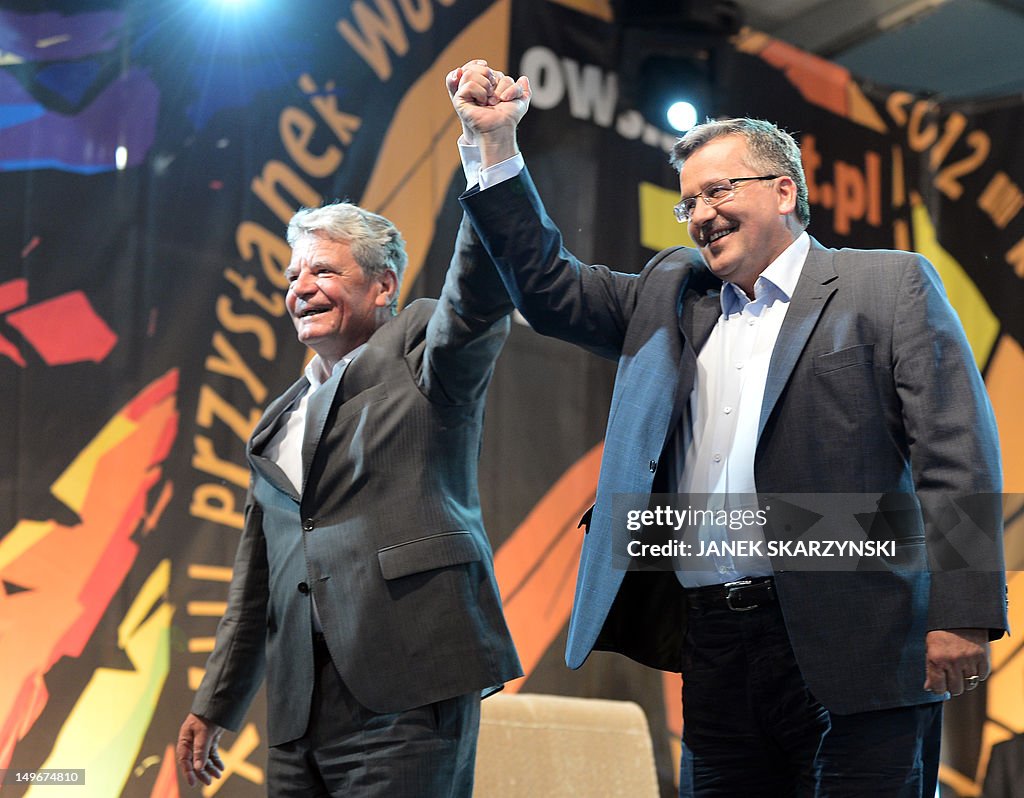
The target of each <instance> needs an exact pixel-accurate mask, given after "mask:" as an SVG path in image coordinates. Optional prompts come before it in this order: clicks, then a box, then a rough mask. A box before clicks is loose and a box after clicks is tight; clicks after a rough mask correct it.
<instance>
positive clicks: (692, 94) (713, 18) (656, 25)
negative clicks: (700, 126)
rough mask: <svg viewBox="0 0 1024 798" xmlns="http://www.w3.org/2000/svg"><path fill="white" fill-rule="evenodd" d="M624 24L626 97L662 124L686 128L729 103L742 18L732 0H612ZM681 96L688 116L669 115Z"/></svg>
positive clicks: (623, 82)
mask: <svg viewBox="0 0 1024 798" xmlns="http://www.w3.org/2000/svg"><path fill="white" fill-rule="evenodd" d="M612 7H613V10H614V11H615V19H616V22H617V23H618V24H619V25H620V26H621V39H620V42H621V46H620V53H621V54H620V66H619V78H620V85H621V94H622V100H623V102H624V103H625V104H626V105H627V106H629V107H631V108H634V109H636V110H637V111H639V112H640V113H641V114H643V116H644V118H645V119H646V120H647V121H648V122H649V123H650V124H652V125H655V126H657V127H659V128H661V129H662V130H666V131H671V130H675V131H676V132H682V131H683V130H685V129H688V128H689V127H692V126H693V125H694V124H695V123H696V122H697V121H702V120H703V119H705V118H709V117H715V116H719V115H720V114H721V113H722V109H723V107H725V106H726V102H725V99H726V95H727V93H728V83H729V73H730V69H731V67H730V62H731V58H732V56H731V52H730V51H731V47H730V45H729V37H730V36H731V35H733V34H734V33H736V32H737V31H738V30H739V28H740V26H741V24H742V19H741V14H740V9H739V6H738V5H737V4H736V3H735V2H734V0H612ZM680 100H685V101H686V102H688V103H689V104H690V106H692V109H688V110H687V112H686V114H687V117H689V116H690V115H691V114H692V118H693V120H694V121H693V122H690V121H689V119H682V120H678V119H676V118H675V115H673V118H672V119H671V120H669V119H668V118H667V112H668V109H669V107H670V106H671V105H672V104H673V103H675V102H677V101H680Z"/></svg>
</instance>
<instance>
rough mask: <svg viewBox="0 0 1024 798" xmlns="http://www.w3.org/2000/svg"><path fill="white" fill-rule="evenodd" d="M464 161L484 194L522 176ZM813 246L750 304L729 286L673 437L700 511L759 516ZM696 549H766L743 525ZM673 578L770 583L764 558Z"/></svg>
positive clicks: (516, 166)
mask: <svg viewBox="0 0 1024 798" xmlns="http://www.w3.org/2000/svg"><path fill="white" fill-rule="evenodd" d="M459 154H460V155H461V157H462V168H463V170H464V171H465V173H466V182H467V183H468V184H469V185H470V186H472V185H476V184H479V186H480V190H481V191H483V190H485V189H487V188H488V187H490V186H494V185H497V184H498V183H501V182H503V181H505V180H509V179H511V178H513V177H515V176H516V175H518V174H519V173H520V172H521V171H522V170H523V168H524V167H525V161H524V160H523V156H522V154H521V153H517V154H516V155H514V156H513V157H511V158H508V159H507V160H505V161H502V162H501V163H497V164H494V165H493V166H489V167H487V168H486V169H484V168H481V159H480V150H479V147H477V146H476V145H474V144H467V143H466V142H465V141H464V139H463V138H462V137H460V138H459ZM810 247H811V240H810V237H809V236H808V235H807V233H806V232H803V233H801V234H800V236H799V237H797V239H796V240H795V241H793V243H792V244H790V245H789V246H788V247H787V248H786V249H785V250H783V252H782V254H780V255H779V256H778V257H777V258H776V259H775V260H774V261H772V262H771V263H770V264H768V267H767V268H766V269H765V270H764V271H763V272H762V273H761V275H760V277H758V279H757V282H755V283H754V299H753V300H751V299H750V298H749V297H748V296H747V295H746V294H745V293H744V292H743V291H742V290H741V289H740V288H738V287H737V286H735V285H733V284H732V283H725V284H724V285H723V287H722V293H721V304H722V315H721V316H720V317H719V319H718V323H717V324H716V325H715V328H714V330H713V331H712V332H711V336H710V337H709V338H708V341H707V343H705V344H704V346H703V348H702V349H701V350H700V353H699V354H698V356H697V375H696V377H695V379H694V384H693V390H692V392H691V393H690V401H689V405H688V412H687V413H685V414H684V417H683V418H682V419H681V421H680V428H679V429H678V430H676V432H675V434H674V438H675V446H674V448H673V454H674V460H675V463H674V473H675V474H676V475H677V476H678V478H677V483H678V485H679V493H680V494H683V495H686V496H691V497H693V498H694V500H698V501H697V502H696V503H695V502H693V501H691V506H692V507H693V509H695V510H700V509H712V510H728V511H741V510H747V509H749V510H755V511H756V510H757V509H758V506H757V495H756V493H757V486H756V485H755V484H754V454H755V452H756V449H757V429H758V425H759V422H760V419H761V404H762V402H763V400H764V389H765V384H766V382H767V380H768V366H769V364H770V362H771V358H772V351H773V350H774V349H775V342H776V341H777V340H778V337H779V331H780V330H781V329H782V322H783V321H784V320H785V318H786V311H787V310H788V309H789V302H790V299H791V298H792V296H793V291H794V290H795V289H796V284H797V281H798V280H799V279H800V273H801V271H803V266H804V261H805V260H806V259H807V253H808V252H809V251H810ZM698 505H699V506H698ZM698 540H700V541H704V542H707V541H711V540H714V541H720V542H733V541H740V540H749V541H751V542H756V541H761V548H762V550H763V548H764V542H763V541H764V532H763V529H762V528H761V527H760V526H758V525H756V524H745V525H744V526H743V528H742V529H741V530H738V531H737V530H730V529H728V528H727V527H722V526H705V527H702V528H701V529H700V531H699V537H698ZM705 565H706V566H707V568H704V567H703V566H705ZM676 574H677V576H678V578H679V581H680V582H681V583H682V585H683V586H684V587H699V586H702V585H715V584H723V583H725V582H732V581H735V580H737V579H740V578H743V577H747V576H770V575H771V574H772V566H771V562H770V560H769V559H768V557H767V556H756V555H755V556H742V557H740V556H737V557H733V556H730V555H728V554H726V555H724V556H714V557H702V558H697V559H695V560H694V561H692V566H690V565H688V567H687V569H686V570H681V571H677V572H676Z"/></svg>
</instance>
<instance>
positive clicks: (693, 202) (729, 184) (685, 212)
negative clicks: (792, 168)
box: [672, 175, 782, 224]
mask: <svg viewBox="0 0 1024 798" xmlns="http://www.w3.org/2000/svg"><path fill="white" fill-rule="evenodd" d="M777 177H782V175H761V176H760V177H727V178H726V179H725V180H719V181H718V182H717V183H712V184H711V185H710V186H705V187H704V188H702V189H701V190H700V194H694V195H693V196H692V197H684V198H683V199H682V200H681V201H680V202H679V204H678V205H676V206H675V207H673V208H672V212H673V213H674V214H675V215H676V221H677V222H679V223H680V224H682V223H683V222H688V221H690V218H691V217H692V216H693V209H694V208H696V207H697V197H700V198H701V199H702V200H704V201H705V202H706V203H707V204H708V205H710V206H711V207H712V208H714V207H715V206H716V205H721V204H722V203H723V202H725V201H726V200H731V199H732V198H733V197H735V196H736V189H737V188H739V186H738V185H736V184H737V183H743V182H745V181H747V180H774V179H775V178H777Z"/></svg>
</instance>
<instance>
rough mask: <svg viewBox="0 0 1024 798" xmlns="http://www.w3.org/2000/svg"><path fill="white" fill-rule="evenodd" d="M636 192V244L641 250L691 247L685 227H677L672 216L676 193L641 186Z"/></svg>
mask: <svg viewBox="0 0 1024 798" xmlns="http://www.w3.org/2000/svg"><path fill="white" fill-rule="evenodd" d="M639 192H640V243H641V244H642V245H643V246H645V247H647V248H648V249H653V250H655V251H658V250H662V249H666V248H667V247H674V246H677V245H679V244H682V245H684V246H687V247H692V246H694V243H693V239H692V238H690V233H689V232H688V230H687V226H686V225H685V224H679V222H677V221H676V218H675V216H673V215H672V208H673V206H674V205H675V204H676V203H677V202H679V191H678V190H675V189H667V188H662V187H661V186H657V185H655V184H654V183H647V182H641V183H640V187H639Z"/></svg>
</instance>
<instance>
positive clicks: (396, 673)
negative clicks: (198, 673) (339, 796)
mask: <svg viewBox="0 0 1024 798" xmlns="http://www.w3.org/2000/svg"><path fill="white" fill-rule="evenodd" d="M511 307H512V306H511V303H510V301H509V299H508V294H507V293H506V291H505V289H504V286H503V285H502V284H501V281H500V280H499V279H498V277H497V275H496V274H495V272H494V270H493V268H492V267H491V266H490V263H489V262H488V260H487V256H486V253H484V252H483V250H482V248H481V247H480V244H479V241H478V240H477V238H476V236H475V235H474V234H473V232H472V229H471V228H470V226H469V224H468V223H467V222H465V221H464V222H463V225H462V229H461V230H460V233H459V239H458V241H457V243H456V250H455V255H454V257H453V260H452V264H451V268H450V270H449V272H448V277H447V279H446V282H445V285H444V288H443V290H442V293H441V298H440V299H439V300H437V301H435V300H417V301H416V302H413V303H411V304H410V305H409V306H408V307H407V308H405V309H404V310H403V311H402V312H401V313H399V314H398V316H397V317H396V318H394V319H393V320H391V321H389V322H388V323H387V324H385V325H384V326H383V327H381V328H379V329H378V330H377V332H376V333H375V334H374V335H373V336H372V337H371V338H370V340H369V342H368V344H367V346H366V348H365V349H364V350H363V351H362V353H361V354H360V355H359V357H358V358H357V359H356V360H355V361H353V362H352V363H351V364H350V365H349V367H348V368H347V369H346V370H345V372H344V374H343V375H341V378H340V379H339V378H338V375H335V376H334V377H332V378H331V379H330V380H329V381H328V382H327V383H325V384H324V385H323V386H322V387H321V388H320V389H319V390H318V391H317V392H316V393H315V394H314V395H313V396H312V397H311V398H310V402H309V409H308V415H307V421H306V433H305V440H304V443H303V470H304V480H303V486H302V490H301V491H300V492H296V490H295V488H294V487H293V486H292V484H291V483H290V481H289V480H288V479H287V478H286V477H285V475H284V473H283V472H282V471H281V469H280V468H278V466H277V465H275V464H274V463H273V462H271V461H270V460H268V459H267V458H265V457H263V455H262V452H263V447H264V446H265V445H266V443H267V442H268V440H269V439H270V437H271V436H272V434H273V432H274V429H275V427H276V424H277V422H278V421H279V419H280V418H281V416H282V413H283V412H284V411H285V410H286V409H287V408H288V407H289V406H290V405H291V403H292V401H293V400H294V399H295V398H296V397H297V396H298V395H299V394H300V393H301V392H302V391H303V390H305V389H306V387H307V381H306V379H305V378H304V377H303V378H302V379H300V380H299V381H298V382H296V383H295V384H294V385H293V386H292V387H291V388H289V390H288V391H286V392H285V393H284V394H283V395H282V396H281V397H280V398H278V399H277V400H275V401H274V402H273V403H271V404H270V406H269V407H268V408H267V411H266V413H265V414H264V416H263V419H262V420H261V421H260V422H259V424H258V425H257V427H256V430H255V432H254V434H253V436H252V439H251V441H250V444H249V461H250V464H251V467H252V484H251V488H250V494H249V499H248V502H247V507H246V519H245V527H244V530H243V533H242V538H241V542H240V544H239V548H238V554H237V557H236V560H235V569H234V574H233V578H232V582H231V588H230V592H229V600H228V608H227V611H226V613H225V615H224V617H223V619H222V620H221V622H220V625H219V627H218V630H217V639H216V644H215V647H214V651H213V653H212V654H211V656H210V658H209V661H208V663H207V668H206V675H205V677H204V679H203V681H202V684H201V685H200V687H199V690H198V692H197V694H196V696H195V701H194V703H193V706H192V711H193V712H195V713H196V714H197V715H200V716H202V717H205V718H207V719H209V720H212V721H214V722H215V723H218V724H220V725H222V726H225V727H227V728H231V729H237V728H238V727H239V726H240V724H241V722H242V719H243V716H244V714H245V712H246V710H247V708H248V706H249V703H250V702H251V700H252V697H253V695H254V694H255V692H256V690H257V688H258V687H259V684H260V682H261V681H262V679H263V677H264V673H265V675H266V679H267V701H268V743H269V744H270V745H279V744H282V743H285V742H288V741H289V740H292V739H295V738H297V737H299V736H301V735H302V734H303V732H304V731H305V729H306V726H307V721H308V717H309V707H310V696H311V692H312V687H313V652H312V642H311V630H312V614H311V613H312V609H311V602H310V598H311V596H312V597H315V599H316V606H317V610H318V613H319V616H320V620H321V622H322V625H323V632H324V636H325V638H326V641H327V645H328V647H329V649H330V652H331V657H332V659H333V660H334V663H335V665H336V666H337V668H338V671H339V673H340V674H341V677H342V678H343V679H344V681H345V684H346V685H347V686H348V687H349V689H350V690H351V691H352V693H353V695H354V696H355V697H356V698H357V699H358V700H359V701H360V703H362V704H363V705H365V706H366V707H368V708H369V709H371V710H373V711H375V712H379V713H384V712H397V711H401V710H406V709H410V708H412V707H416V706H421V705H424V704H427V703H430V702H434V701H439V700H442V699H445V698H450V697H452V696H456V695H462V694H465V693H470V692H474V691H486V690H488V689H492V688H496V687H498V686H500V685H502V684H503V683H504V682H505V681H507V680H509V679H513V678H516V677H518V676H520V675H522V671H521V668H520V665H519V660H518V658H517V656H516V653H515V648H514V646H513V644H512V640H511V637H510V636H509V632H508V629H507V627H506V625H505V621H504V617H503V615H502V611H501V602H500V597H499V592H498V587H497V584H496V583H495V579H494V573H493V567H492V553H491V547H490V545H489V543H488V540H487V537H486V534H485V532H484V529H483V524H482V520H481V516H480V502H479V496H478V493H477V460H478V458H479V452H480V436H481V429H482V424H483V413H484V402H485V395H486V391H487V385H488V382H489V381H490V377H491V374H492V371H493V368H494V362H495V359H496V358H497V356H498V353H499V351H500V350H501V347H502V344H503V343H504V341H505V338H506V336H507V335H508V329H509V322H508V313H509V311H510V310H511Z"/></svg>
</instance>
